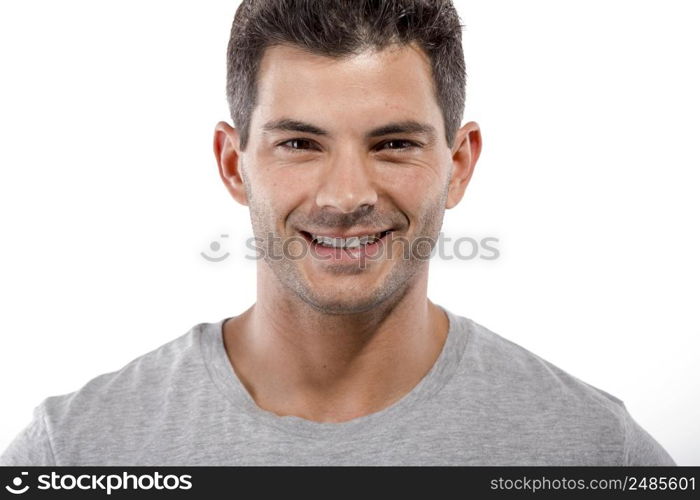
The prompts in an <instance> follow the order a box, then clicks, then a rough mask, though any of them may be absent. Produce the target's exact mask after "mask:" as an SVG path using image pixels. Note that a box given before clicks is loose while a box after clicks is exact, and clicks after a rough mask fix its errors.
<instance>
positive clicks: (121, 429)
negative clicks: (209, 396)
mask: <svg viewBox="0 0 700 500" xmlns="http://www.w3.org/2000/svg"><path fill="white" fill-rule="evenodd" d="M212 325H213V324H211V323H200V324H198V325H195V326H193V327H192V328H191V329H190V330H188V331H187V332H186V333H185V334H183V335H181V336H179V337H177V338H175V339H173V340H171V341H169V342H167V343H165V344H163V345H161V346H159V347H157V348H155V349H153V350H151V351H149V352H147V353H145V354H143V355H141V356H139V357H137V358H135V359H133V360H132V361H130V362H129V363H127V364H126V365H124V366H123V367H122V368H120V369H119V370H116V371H113V372H109V373H104V374H101V375H99V376H96V377H94V378H92V379H91V380H89V381H88V382H87V383H85V384H84V385H83V386H82V387H80V388H79V389H77V390H75V391H73V392H70V393H67V394H62V395H56V396H50V397H48V398H46V399H44V400H43V401H42V402H41V404H40V405H39V407H38V412H39V414H41V415H42V416H43V425H44V426H45V428H46V434H47V435H48V436H49V438H50V440H51V442H52V445H53V446H54V449H55V450H57V453H58V454H59V455H60V454H61V452H65V450H71V449H73V448H75V447H76V446H77V445H76V443H78V444H79V445H80V446H83V447H86V446H89V444H87V443H91V442H94V443H102V445H104V444H105V443H107V444H109V441H110V440H122V444H123V440H125V439H127V438H126V437H125V436H126V435H129V434H130V433H131V434H134V436H138V435H140V434H141V432H140V431H141V430H143V429H148V428H149V427H150V426H152V425H156V424H157V422H156V421H157V419H158V418H160V417H158V416H159V415H162V414H163V411H164V409H166V408H169V407H171V406H172V405H173V404H177V405H179V406H180V407H186V405H187V404H189V402H190V401H192V399H193V398H192V394H193V392H194V391H196V390H197V385H198V384H199V385H201V384H203V383H205V382H203V381H206V377H207V372H206V368H205V367H204V361H203V358H202V354H201V348H200V342H201V340H202V336H203V335H204V334H205V333H206V332H207V331H211V330H209V329H208V328H207V327H209V326H212ZM126 431H130V432H126ZM110 436H111V437H110ZM134 439H136V437H135V438H134ZM114 444H115V446H116V445H117V443H116V442H115V443H114ZM96 446H98V445H97V444H96ZM95 451H96V450H95ZM59 458H62V457H59Z"/></svg>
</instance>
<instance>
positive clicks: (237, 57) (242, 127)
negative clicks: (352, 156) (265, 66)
mask: <svg viewBox="0 0 700 500" xmlns="http://www.w3.org/2000/svg"><path fill="white" fill-rule="evenodd" d="M412 42H416V43H417V44H418V46H419V47H421V49H422V50H423V51H425V53H426V54H427V55H428V57H429V58H430V61H431V67H432V75H433V80H434V84H435V85H434V88H435V96H436V98H437V102H438V104H439V105H440V108H441V110H442V115H443V119H444V123H445V135H446V140H447V144H449V145H450V146H451V145H452V144H453V142H454V138H455V135H456V133H457V130H458V129H459V127H460V123H461V121H462V115H463V113H464V100H465V85H466V72H465V65H464V53H463V50H462V25H461V24H460V19H459V15H458V14H457V11H456V9H455V8H454V6H453V5H452V2H451V0H243V1H242V3H241V5H240V6H239V7H238V10H237V11H236V15H235V17H234V20H233V26H232V27H231V37H230V40H229V44H228V59H227V62H228V64H227V75H226V95H227V98H228V104H229V108H230V111H231V119H232V120H233V123H234V126H235V127H236V128H237V129H238V130H239V133H240V141H241V149H245V147H246V145H247V143H248V136H249V132H250V130H249V129H250V117H251V114H252V112H253V109H254V108H255V105H256V104H257V102H256V99H257V85H256V79H257V73H258V68H259V65H260V60H261V59H262V56H263V53H264V51H265V49H266V48H268V47H270V46H273V45H280V44H288V45H293V46H297V47H299V48H301V49H304V50H308V51H309V52H311V53H314V54H319V55H324V56H328V57H338V58H340V57H345V56H350V55H353V54H358V53H360V52H362V51H364V50H367V49H378V50H381V49H383V48H384V47H387V46H389V45H391V44H399V45H406V44H410V43H412Z"/></svg>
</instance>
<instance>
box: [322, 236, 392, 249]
mask: <svg viewBox="0 0 700 500" xmlns="http://www.w3.org/2000/svg"><path fill="white" fill-rule="evenodd" d="M381 236H382V233H375V234H368V235H366V236H351V237H350V238H331V237H329V236H321V235H319V234H312V235H311V240H312V241H314V242H316V243H319V244H321V245H325V246H330V247H336V248H359V247H360V245H366V244H367V243H374V241H376V240H378V239H379V238H381Z"/></svg>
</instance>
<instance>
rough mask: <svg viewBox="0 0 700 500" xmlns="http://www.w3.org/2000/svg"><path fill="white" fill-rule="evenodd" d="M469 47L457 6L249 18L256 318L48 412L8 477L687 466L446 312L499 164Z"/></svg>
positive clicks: (241, 191)
mask: <svg viewBox="0 0 700 500" xmlns="http://www.w3.org/2000/svg"><path fill="white" fill-rule="evenodd" d="M460 30H461V26H460V21H459V18H458V16H457V13H456V11H455V9H454V7H453V6H452V4H451V3H450V2H449V1H448V0H388V1H387V0H382V1H378V0H377V1H373V0H363V1H357V0H356V1H350V0H333V1H331V0H327V1H319V0H305V1H304V0H246V1H244V2H243V3H242V5H241V6H240V7H239V9H238V11H237V13H236V16H235V19H234V23H233V28H232V32H231V40H230V43H229V51H228V68H229V71H228V86H227V91H228V98H229V104H230V107H231V115H232V119H233V122H234V125H235V128H233V127H231V126H230V125H228V124H226V123H219V124H218V125H217V127H216V131H215V138H214V151H215V154H216V159H217V163H218V167H219V173H220V176H221V178H222V180H223V182H224V184H225V186H226V188H227V189H228V190H229V192H230V194H231V195H232V196H233V198H234V199H235V200H236V201H238V202H239V203H241V204H243V205H246V206H248V207H249V210H250V216H251V221H252V226H253V229H254V233H255V236H256V241H257V242H258V243H259V246H258V249H259V250H260V251H261V254H262V255H263V257H264V258H263V259H260V260H259V261H258V263H257V266H258V267H257V270H258V279H257V300H256V302H255V304H254V305H252V306H251V307H250V308H249V309H247V310H246V311H244V312H242V313H241V314H239V315H238V316H234V317H230V318H226V319H224V320H221V321H219V322H216V323H201V324H199V325H196V326H195V327H193V328H192V329H191V330H190V331H189V332H187V333H186V334H185V335H182V336H181V337H179V338H177V339H175V340H173V341H171V342H169V343H167V344H165V345H163V346H161V347H160V348H158V349H156V350H154V351H152V352H150V353H147V354H145V355H143V356H141V357H139V358H137V359H135V360H134V361H132V362H131V363H129V364H128V365H126V366H125V367H123V368H122V369H121V370H119V371H117V372H113V373H108V374H104V375H101V376H99V377H97V378H95V379H93V380H91V381H90V382H89V383H87V384H86V385H85V386H84V387H82V388H81V389H80V390H78V391H75V392H73V393H71V394H67V395H62V396H55V397H50V398H47V399H46V400H44V401H43V402H42V403H41V404H40V405H39V406H38V407H37V408H36V409H35V413H34V419H33V421H32V422H31V423H30V424H29V425H28V427H27V428H26V429H25V430H24V431H23V432H22V433H21V434H20V435H19V436H18V437H17V438H16V439H15V440H14V442H13V443H12V444H11V445H10V446H9V448H8V449H7V450H6V451H5V453H4V454H3V455H2V458H1V459H0V463H2V464H16V465H52V464H56V465H285V464H286V465H350V464H353V465H399V464H402V465H674V461H673V460H672V458H671V457H670V456H669V455H668V453H667V452H666V451H665V450H664V449H663V448H662V447H661V446H660V445H659V444H658V443H657V442H656V441H655V440H654V439H653V438H652V437H651V436H650V435H649V434H648V433H647V432H645V431H644V430H643V429H642V428H641V427H640V426H639V425H638V424H637V423H636V422H635V421H634V420H633V418H632V417H631V416H630V415H629V413H628V412H627V410H626V408H625V406H624V404H623V403H622V402H621V401H620V400H619V399H617V398H615V397H614V396H611V395H610V394H607V393H605V392H603V391H601V390H599V389H597V388H594V387H592V386H590V385H588V384H586V383H584V382H582V381H580V380H578V379H576V378H574V377H572V376H571V375H568V374H567V373H566V372H564V371H562V370H561V369H559V368H557V367H556V366H553V365H552V364H550V363H548V362H547V361H545V360H543V359H541V358H539V357H538V356H536V355H534V354H532V353H530V352H529V351H527V350H525V349H523V348H522V347H519V346H518V345H516V344H513V343H512V342H509V341H507V340H505V339H504V338H502V337H500V336H499V335H497V334H495V333H493V332H491V331H490V330H488V329H487V328H485V327H483V326H481V325H479V324H477V323H475V322H474V321H472V320H470V319H468V318H466V317H463V316H460V315H458V314H456V313H455V312H452V311H449V310H447V309H445V308H443V307H441V306H439V305H436V304H434V303H433V302H432V301H430V300H429V299H428V298H427V282H428V267H429V266H428V258H427V257H428V256H429V255H430V251H431V250H432V248H433V246H434V244H435V241H436V239H437V237H438V233H439V231H440V227H441V225H442V219H443V214H444V211H445V209H449V208H452V207H454V206H455V205H457V204H458V203H459V202H460V200H461V199H462V197H463V195H464V192H465V189H466V187H467V184H468V182H469V180H470V178H471V176H472V172H473V170H474V167H475V164H476V162H477V160H478V158H479V154H480V151H481V135H480V130H479V126H478V125H477V124H476V123H474V122H469V123H466V124H465V125H463V126H461V127H460V123H461V119H462V114H463V108H464V96H465V71H464V57H463V52H462V46H461V31H460ZM425 242H427V243H428V245H427V248H426V246H425V245H421V244H420V243H425Z"/></svg>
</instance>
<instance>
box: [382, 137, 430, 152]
mask: <svg viewBox="0 0 700 500" xmlns="http://www.w3.org/2000/svg"><path fill="white" fill-rule="evenodd" d="M413 147H420V146H419V145H418V144H417V143H415V142H413V141H407V140H405V139H392V140H390V141H385V142H383V143H381V144H380V145H379V147H378V148H377V149H390V150H396V151H401V150H406V149H411V148H413Z"/></svg>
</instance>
